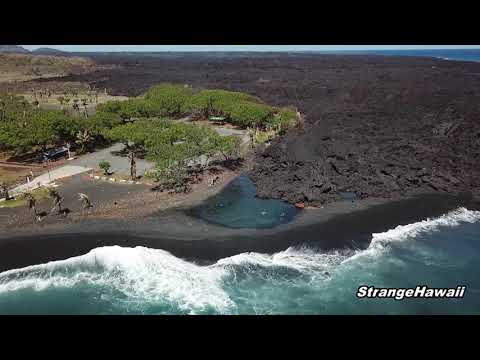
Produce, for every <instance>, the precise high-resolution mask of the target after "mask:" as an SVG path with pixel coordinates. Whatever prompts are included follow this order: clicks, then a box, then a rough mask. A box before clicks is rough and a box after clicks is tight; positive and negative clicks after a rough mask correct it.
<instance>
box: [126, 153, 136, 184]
mask: <svg viewBox="0 0 480 360" xmlns="http://www.w3.org/2000/svg"><path fill="white" fill-rule="evenodd" d="M128 160H129V161H130V177H131V179H132V180H135V179H136V178H137V163H136V161H135V150H134V149H130V150H129V152H128Z"/></svg>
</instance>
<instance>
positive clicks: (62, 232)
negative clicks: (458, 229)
mask: <svg viewBox="0 0 480 360" xmlns="http://www.w3.org/2000/svg"><path fill="white" fill-rule="evenodd" d="M459 206H465V207H467V208H469V209H480V204H479V203H478V202H474V201H472V200H471V199H470V198H469V197H468V196H463V197H462V196H460V197H455V196H450V195H441V194H431V195H422V196H418V197H414V198H410V199H402V200H396V201H388V202H386V201H385V200H379V199H376V200H373V199H371V200H368V201H359V202H358V203H357V205H356V206H354V205H352V203H350V202H344V203H337V204H332V205H331V206H327V207H325V208H323V209H307V210H304V211H303V213H302V214H300V215H299V216H298V217H297V218H296V219H295V220H294V221H293V222H291V223H289V224H284V225H281V226H278V227H276V228H273V229H268V230H255V229H228V228H225V227H221V226H216V225H212V224H207V223H205V222H203V221H201V220H197V219H194V218H191V217H189V216H187V215H186V214H185V213H184V212H183V211H181V210H175V211H167V212H165V213H164V214H162V215H160V214H159V216H158V217H149V218H145V219H143V220H136V221H121V220H88V221H84V222H82V223H81V224H68V225H67V224H62V225H60V226H51V227H46V228H43V229H42V230H41V231H39V232H35V233H32V232H30V233H28V232H26V233H23V234H22V233H21V232H17V234H15V235H13V236H12V234H11V233H8V234H6V233H3V234H1V235H0V271H6V270H9V269H14V268H21V267H25V266H29V265H34V264H40V263H46V262H49V261H55V260H62V259H67V258H70V257H74V256H78V255H82V254H85V253H87V252H89V251H90V250H92V249H94V248H97V247H102V246H113V245H119V246H122V247H135V246H144V247H149V248H156V249H163V250H166V251H169V252H171V253H172V254H173V255H175V256H177V257H180V258H184V259H188V260H193V261H195V262H197V263H209V262H213V261H216V260H218V259H220V258H224V257H228V256H232V255H235V254H239V253H244V252H260V253H274V252H278V251H281V250H285V249H286V248H288V247H291V246H308V247H312V248H319V249H322V250H324V251H328V250H332V249H341V248H366V247H367V246H368V244H369V242H370V240H371V234H372V233H378V232H383V231H386V230H388V229H391V228H394V227H396V226H397V225H405V224H409V223H412V222H416V221H420V220H422V219H426V218H427V217H435V216H439V215H442V214H444V213H446V212H448V211H450V210H453V209H455V208H457V207H459Z"/></svg>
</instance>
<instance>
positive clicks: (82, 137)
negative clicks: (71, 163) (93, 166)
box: [75, 129, 92, 154]
mask: <svg viewBox="0 0 480 360" xmlns="http://www.w3.org/2000/svg"><path fill="white" fill-rule="evenodd" d="M91 140H92V136H91V135H90V134H89V132H88V130H86V129H85V130H83V131H79V132H78V133H77V140H76V141H75V142H76V143H77V144H78V145H80V153H81V154H83V153H84V152H85V151H86V149H87V145H88V143H89V142H90V141H91Z"/></svg>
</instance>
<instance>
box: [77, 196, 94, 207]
mask: <svg viewBox="0 0 480 360" xmlns="http://www.w3.org/2000/svg"><path fill="white" fill-rule="evenodd" d="M78 196H79V197H78V200H80V201H81V203H82V207H83V208H84V209H89V208H91V207H93V205H92V203H91V202H90V199H89V198H88V196H87V195H85V194H83V193H78Z"/></svg>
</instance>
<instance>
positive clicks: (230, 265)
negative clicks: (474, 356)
mask: <svg viewBox="0 0 480 360" xmlns="http://www.w3.org/2000/svg"><path fill="white" fill-rule="evenodd" d="M479 220H480V211H471V210H468V209H465V208H459V209H457V210H455V211H452V212H450V213H448V214H445V215H443V216H440V217H438V218H434V219H426V220H423V221H421V222H417V223H413V224H409V225H403V226H398V227H396V228H394V229H391V230H389V231H386V232H383V233H378V234H372V242H371V244H370V246H369V247H368V248H367V249H365V250H344V251H342V250H338V251H331V252H321V251H318V250H316V249H313V248H307V247H301V246H300V247H298V248H288V249H285V250H284V251H281V252H278V253H275V254H260V253H242V254H238V255H234V256H231V257H227V258H223V259H220V260H218V261H217V262H215V263H213V264H210V265H199V264H196V263H195V262H188V261H185V260H182V259H180V258H177V257H175V256H173V255H171V254H170V253H168V252H166V251H163V250H157V249H149V248H145V247H135V248H123V247H119V246H112V247H101V248H97V249H94V250H92V251H91V252H89V253H88V254H85V255H83V256H79V257H74V258H71V259H67V260H63V261H55V262H50V263H47V264H41V265H34V266H29V267H26V268H23V269H18V270H10V271H6V272H3V273H1V274H0V313H1V314H172V315H173V314H192V315H193V314H479V313H480V279H479V277H478V274H479V272H480V262H479V261H478V258H479V256H480V221H479ZM361 285H368V286H375V287H400V288H409V287H415V286H417V285H428V286H429V287H438V288H440V287H441V288H444V287H451V288H456V287H457V286H460V285H463V286H466V291H465V295H464V297H463V298H462V299H412V298H410V299H404V300H394V299H367V298H362V299H359V298H357V297H356V291H357V289H358V287H359V286H361Z"/></svg>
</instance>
